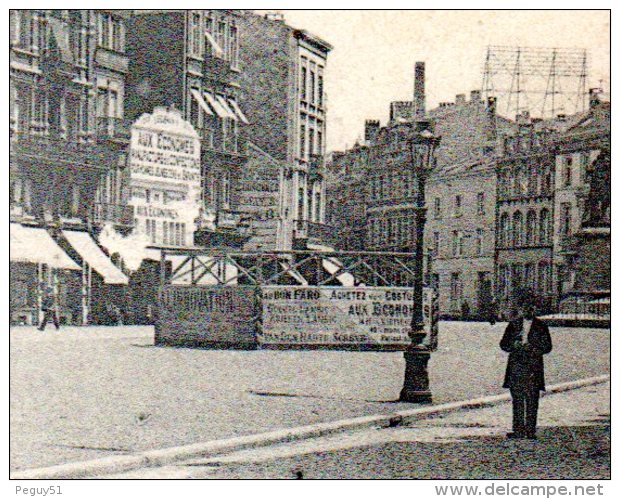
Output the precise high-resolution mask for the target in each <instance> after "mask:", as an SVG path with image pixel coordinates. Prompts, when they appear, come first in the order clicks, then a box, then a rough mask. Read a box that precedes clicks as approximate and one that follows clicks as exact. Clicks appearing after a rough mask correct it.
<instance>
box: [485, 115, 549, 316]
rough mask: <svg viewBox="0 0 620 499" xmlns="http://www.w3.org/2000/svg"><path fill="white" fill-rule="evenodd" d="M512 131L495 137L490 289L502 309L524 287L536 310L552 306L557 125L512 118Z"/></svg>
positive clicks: (506, 311) (526, 118) (525, 116)
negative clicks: (515, 127)
mask: <svg viewBox="0 0 620 499" xmlns="http://www.w3.org/2000/svg"><path fill="white" fill-rule="evenodd" d="M517 124H518V127H519V128H518V132H517V133H515V134H513V135H510V136H505V137H503V138H502V139H501V141H502V144H501V150H500V151H499V159H498V162H497V208H496V217H497V234H496V240H495V241H496V246H495V247H496V290H497V296H498V301H499V302H500V304H501V305H500V306H501V307H502V308H503V309H504V313H505V314H506V313H508V308H509V300H510V297H511V296H512V294H513V293H514V292H518V291H520V290H523V292H525V290H527V292H528V293H530V294H532V295H533V296H535V297H536V298H537V300H538V302H539V307H540V308H541V309H542V310H552V309H553V307H554V306H556V305H557V300H556V298H557V293H556V288H555V286H554V280H553V265H554V259H553V256H554V255H553V227H554V222H553V221H554V216H555V210H554V192H555V174H556V172H555V165H554V154H553V148H554V144H555V140H556V137H557V130H556V129H553V128H551V127H550V126H549V124H547V123H546V122H539V123H535V122H532V120H531V118H530V117H529V115H527V114H522V115H520V116H518V117H517Z"/></svg>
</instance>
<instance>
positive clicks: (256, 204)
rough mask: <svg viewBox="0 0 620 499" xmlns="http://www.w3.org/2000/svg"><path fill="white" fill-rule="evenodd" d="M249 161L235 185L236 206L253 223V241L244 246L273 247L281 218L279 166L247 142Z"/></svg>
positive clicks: (252, 247)
mask: <svg viewBox="0 0 620 499" xmlns="http://www.w3.org/2000/svg"><path fill="white" fill-rule="evenodd" d="M248 151H249V152H248V155H249V160H248V163H247V166H246V167H245V168H243V169H242V171H241V175H240V178H239V181H238V183H237V185H236V186H235V188H236V191H237V199H238V209H239V211H241V212H243V213H244V216H246V217H247V218H248V219H250V220H251V223H252V233H253V237H252V240H251V241H250V242H249V243H248V245H247V246H246V247H248V248H251V249H256V248H263V249H265V248H270V247H272V248H275V245H276V239H277V230H278V222H279V219H280V195H281V194H280V184H281V179H280V177H281V174H282V172H281V165H279V164H278V163H277V162H276V161H275V160H274V159H273V158H271V157H270V156H268V155H267V154H266V153H264V152H263V151H261V150H259V149H257V148H256V147H254V146H252V145H251V144H250V145H248Z"/></svg>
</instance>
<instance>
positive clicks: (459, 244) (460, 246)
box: [433, 229, 485, 258]
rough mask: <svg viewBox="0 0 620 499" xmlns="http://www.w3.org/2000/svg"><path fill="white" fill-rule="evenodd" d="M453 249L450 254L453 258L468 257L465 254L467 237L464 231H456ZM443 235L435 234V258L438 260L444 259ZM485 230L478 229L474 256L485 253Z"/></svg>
mask: <svg viewBox="0 0 620 499" xmlns="http://www.w3.org/2000/svg"><path fill="white" fill-rule="evenodd" d="M451 237H452V240H451V243H452V244H451V248H450V254H451V256H452V257H455V258H458V257H462V256H466V252H465V239H466V236H465V235H464V234H463V231H462V230H454V231H452V234H451ZM441 249H442V247H441V235H440V233H439V232H433V256H434V257H436V258H441V257H442V251H441ZM484 250H485V246H484V230H483V229H476V232H475V233H474V238H473V250H472V252H471V255H472V256H481V255H482V254H483V253H484Z"/></svg>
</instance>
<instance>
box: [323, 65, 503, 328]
mask: <svg viewBox="0 0 620 499" xmlns="http://www.w3.org/2000/svg"><path fill="white" fill-rule="evenodd" d="M415 76H416V78H415V81H414V98H413V100H412V101H404V102H393V103H391V105H390V121H389V123H388V125H387V126H386V127H381V126H380V124H379V122H377V121H374V120H368V121H367V122H366V129H365V139H366V146H363V147H356V148H353V149H352V150H349V151H346V152H345V153H342V154H341V155H337V156H335V158H334V160H333V162H332V163H333V164H332V165H330V170H333V171H335V172H338V175H337V176H331V177H330V180H331V182H330V186H329V187H328V192H330V193H331V192H333V193H334V196H336V197H335V198H334V199H332V198H331V197H330V200H329V201H328V208H329V210H328V211H329V215H328V216H329V220H330V223H331V224H333V225H336V226H338V228H339V231H338V233H339V234H342V235H341V236H340V240H341V241H345V240H348V239H347V238H346V237H345V235H347V234H349V233H353V232H354V233H355V234H356V235H359V233H360V227H365V229H364V231H363V232H364V233H365V234H364V235H365V240H364V241H363V242H362V243H361V244H359V243H358V246H357V247H358V248H360V249H361V248H368V249H372V250H381V251H414V247H415V246H414V245H415V225H414V219H415V217H414V210H415V203H416V184H415V168H414V166H413V163H412V157H411V151H410V150H409V143H408V141H407V131H406V127H407V126H410V124H411V123H412V122H414V121H416V118H417V120H418V121H419V119H420V116H424V117H425V119H427V120H428V121H429V126H431V127H432V128H433V129H434V134H435V136H437V137H438V138H439V140H440V142H439V145H438V147H437V148H436V150H435V156H434V160H433V165H434V166H433V169H432V171H431V172H430V175H429V176H428V179H427V181H426V192H425V199H426V206H427V211H426V219H427V221H426V225H425V244H424V251H425V252H427V253H429V254H432V255H433V263H432V267H433V270H432V274H433V276H432V278H433V280H434V285H435V286H436V287H437V289H438V291H439V306H440V313H441V315H442V316H444V317H460V316H462V315H463V312H465V313H466V315H468V316H469V317H482V316H485V317H486V316H488V315H489V313H490V312H489V309H490V307H491V306H492V303H493V299H494V298H493V295H494V291H493V280H494V279H493V276H494V256H495V178H496V177H495V169H494V163H493V161H494V153H495V148H496V145H497V138H496V137H497V133H498V131H499V132H500V133H503V132H505V131H507V130H511V129H513V128H514V123H512V122H510V121H509V120H507V119H504V118H502V117H500V116H497V115H496V113H495V101H494V99H490V100H489V102H487V103H485V102H483V101H482V100H481V98H480V92H478V91H472V92H471V98H470V100H469V101H467V100H466V98H465V96H464V95H463V94H460V95H457V97H456V101H455V102H454V103H441V104H440V105H439V107H437V108H435V109H432V110H430V111H428V113H426V112H425V106H424V64H423V63H417V64H416V68H415ZM399 130H400V132H399ZM358 177H360V178H362V179H363V180H362V181H360V182H359V185H358V183H356V182H357V179H358ZM347 182H352V185H353V187H350V188H347V186H346V184H347ZM332 184H333V185H332ZM364 184H366V185H364ZM335 199H337V200H338V201H339V202H334V203H333V204H332V201H335ZM364 219H365V220H364ZM354 240H355V241H359V237H357V238H354Z"/></svg>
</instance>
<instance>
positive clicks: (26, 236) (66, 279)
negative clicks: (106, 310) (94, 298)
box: [10, 223, 81, 325]
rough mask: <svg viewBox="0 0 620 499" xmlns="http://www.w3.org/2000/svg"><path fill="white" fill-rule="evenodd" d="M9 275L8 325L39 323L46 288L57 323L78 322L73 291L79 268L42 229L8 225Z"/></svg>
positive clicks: (79, 276)
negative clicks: (52, 298)
mask: <svg viewBox="0 0 620 499" xmlns="http://www.w3.org/2000/svg"><path fill="white" fill-rule="evenodd" d="M10 275H11V293H10V294H11V301H10V314H11V315H10V317H11V324H23V325H37V324H39V321H40V320H41V318H42V311H41V298H42V295H43V291H44V289H45V288H46V287H47V286H51V287H52V289H53V292H54V296H55V301H56V303H57V305H58V315H59V318H60V320H61V323H65V324H67V323H79V321H80V316H81V308H80V307H81V304H80V301H79V294H78V296H77V298H78V299H76V294H75V292H74V291H75V290H76V289H77V290H79V289H80V287H81V285H80V283H81V268H80V266H79V265H78V264H77V263H75V261H73V260H72V259H71V258H70V257H69V255H67V253H65V252H64V251H63V250H62V248H61V247H60V246H59V245H58V244H57V243H56V242H55V241H54V239H53V238H52V237H51V235H50V234H49V233H48V232H47V230H46V229H44V228H41V227H37V226H27V225H21V224H18V223H11V224H10Z"/></svg>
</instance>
